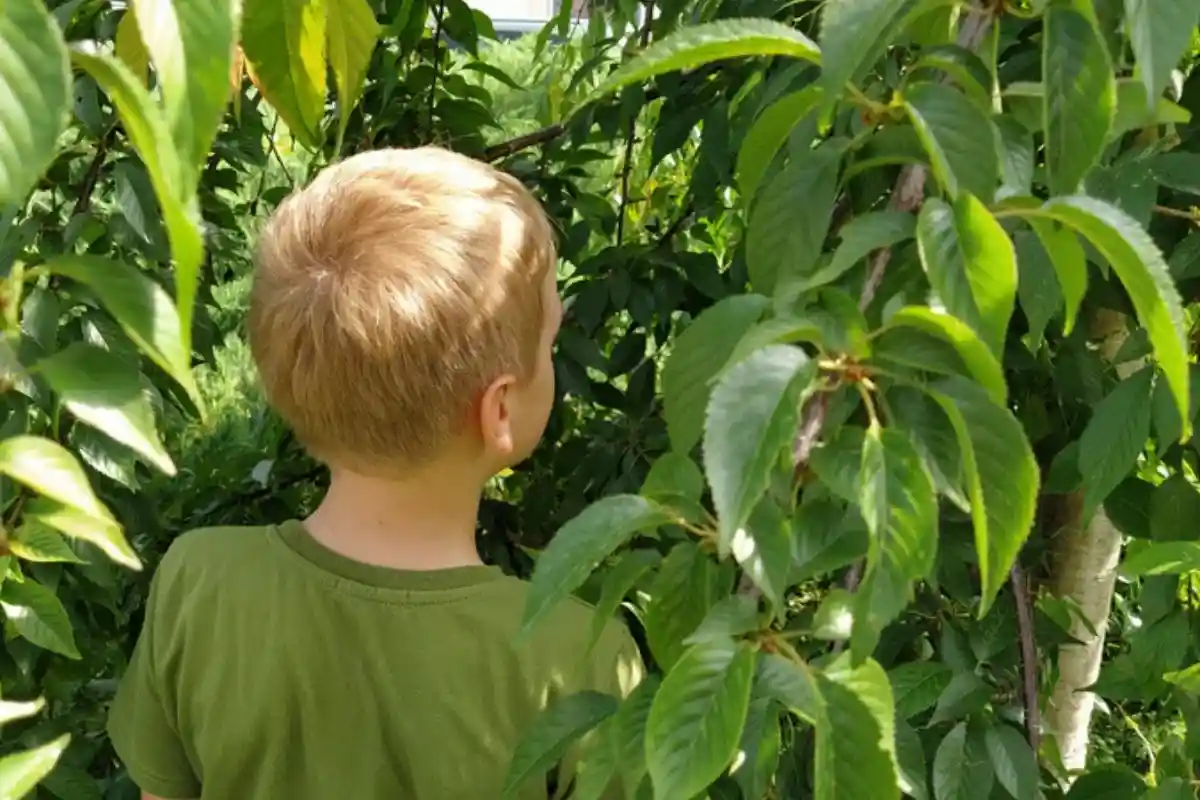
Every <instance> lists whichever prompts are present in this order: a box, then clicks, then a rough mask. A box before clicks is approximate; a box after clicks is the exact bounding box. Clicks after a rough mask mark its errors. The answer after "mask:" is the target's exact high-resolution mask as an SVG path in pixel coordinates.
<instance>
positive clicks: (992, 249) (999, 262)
mask: <svg viewBox="0 0 1200 800" xmlns="http://www.w3.org/2000/svg"><path fill="white" fill-rule="evenodd" d="M917 245H918V248H919V250H920V254H921V264H922V266H924V268H925V272H926V273H927V274H928V275H929V282H930V283H931V284H932V285H933V288H934V291H936V292H937V294H938V297H939V298H941V300H942V302H943V303H945V305H946V309H947V310H948V311H949V312H950V313H951V314H953V315H954V316H956V317H958V318H959V319H961V320H962V321H963V322H965V323H967V324H968V325H970V326H971V328H973V329H974V330H975V332H976V333H978V334H979V338H981V339H982V340H983V341H984V342H985V343H987V345H988V347H990V348H991V350H992V352H993V353H994V354H995V355H996V356H997V357H999V356H1000V355H1001V354H1002V353H1003V352H1004V338H1005V336H1006V334H1007V332H1008V320H1009V317H1011V316H1012V312H1013V304H1014V302H1015V300H1016V295H1017V261H1016V256H1015V254H1014V253H1013V246H1012V242H1011V241H1010V240H1009V238H1008V234H1007V233H1005V232H1004V229H1003V228H1002V227H1000V223H999V222H997V221H996V218H995V217H993V216H992V214H991V212H990V211H988V210H987V208H986V207H985V206H984V205H983V204H982V203H981V202H980V201H979V200H978V199H976V198H975V197H974V196H972V195H963V196H961V197H960V198H959V199H958V200H957V201H955V203H954V205H953V206H949V205H947V204H946V203H943V202H942V201H940V200H938V199H936V198H930V199H929V200H928V201H926V203H925V206H924V208H922V209H921V216H920V219H919V220H918V222H917Z"/></svg>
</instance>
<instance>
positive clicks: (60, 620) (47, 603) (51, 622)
mask: <svg viewBox="0 0 1200 800" xmlns="http://www.w3.org/2000/svg"><path fill="white" fill-rule="evenodd" d="M0 608H3V609H4V615H5V616H6V617H8V621H9V622H11V623H12V626H13V628H14V629H16V631H17V633H19V634H20V635H21V636H24V637H25V638H26V639H28V640H29V641H31V642H33V643H34V644H36V645H37V646H38V647H43V648H45V649H47V650H52V651H54V652H55V653H59V654H61V655H64V656H66V657H67V658H79V657H80V656H79V648H78V647H76V646H75V634H74V633H73V632H72V630H71V620H70V619H68V618H67V610H66V609H65V608H63V604H62V602H61V601H59V599H58V597H56V596H55V594H54V592H52V591H50V590H49V589H47V588H46V587H45V586H42V585H41V584H40V583H38V582H37V581H35V580H33V579H32V578H26V579H25V580H24V581H21V582H20V583H17V582H16V581H5V582H4V584H3V585H2V586H0Z"/></svg>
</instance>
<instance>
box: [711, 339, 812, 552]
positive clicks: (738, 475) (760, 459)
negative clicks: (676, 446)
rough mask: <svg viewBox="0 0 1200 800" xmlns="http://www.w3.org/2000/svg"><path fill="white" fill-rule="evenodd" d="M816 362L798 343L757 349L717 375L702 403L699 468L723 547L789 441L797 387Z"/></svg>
mask: <svg viewBox="0 0 1200 800" xmlns="http://www.w3.org/2000/svg"><path fill="white" fill-rule="evenodd" d="M815 371H816V368H815V365H814V364H813V363H812V362H811V361H809V358H808V356H807V355H806V354H805V353H804V351H803V350H801V349H800V348H799V347H792V346H790V345H782V344H781V345H772V346H770V347H764V348H762V349H761V350H758V351H756V352H754V353H752V354H751V355H749V356H748V357H747V358H746V359H744V360H743V361H742V362H741V363H740V364H738V365H736V366H735V367H733V368H732V369H730V370H729V371H728V372H726V373H725V375H724V376H723V377H722V379H721V381H720V383H718V384H717V387H716V389H714V390H713V393H712V399H711V400H710V401H709V404H708V415H707V419H706V421H705V426H704V472H705V475H707V477H708V483H709V486H710V487H712V497H713V505H714V506H715V507H716V510H717V519H718V521H719V524H720V528H719V533H720V537H719V541H720V542H721V545H722V550H723V552H728V550H729V546H730V544H731V543H732V542H733V537H734V534H735V533H737V531H738V529H739V528H741V527H742V525H744V524H745V522H746V519H747V518H748V517H749V516H750V512H751V511H752V510H753V509H754V506H755V505H756V504H757V503H758V501H759V499H760V498H761V497H762V494H763V492H765V491H766V489H767V486H768V485H769V484H770V480H771V472H772V470H773V469H774V468H775V466H776V464H777V463H778V462H779V457H780V454H781V452H782V451H783V449H784V448H785V447H786V446H788V445H789V444H790V443H791V441H792V435H793V434H794V433H795V431H796V420H797V417H798V416H799V400H800V395H801V392H802V391H804V390H805V389H806V388H807V387H808V384H809V383H810V382H811V380H812V378H813V376H814V374H815Z"/></svg>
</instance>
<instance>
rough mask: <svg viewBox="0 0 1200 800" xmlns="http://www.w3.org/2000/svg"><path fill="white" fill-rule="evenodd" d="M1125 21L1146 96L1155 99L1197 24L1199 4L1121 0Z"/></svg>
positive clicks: (1186, 0) (1199, 21) (1188, 0)
mask: <svg viewBox="0 0 1200 800" xmlns="http://www.w3.org/2000/svg"><path fill="white" fill-rule="evenodd" d="M1125 24H1126V25H1127V26H1128V29H1129V43H1130V44H1131V45H1132V46H1133V54H1134V56H1135V57H1136V58H1137V65H1138V72H1140V73H1141V78H1142V84H1143V85H1144V86H1145V87H1146V96H1147V97H1149V98H1154V99H1157V98H1159V97H1161V96H1162V93H1163V89H1164V88H1166V86H1167V83H1168V81H1169V80H1170V77H1171V70H1173V69H1175V67H1176V66H1178V65H1179V60H1180V58H1181V57H1182V56H1183V54H1184V52H1185V51H1186V50H1187V49H1188V44H1189V43H1190V41H1191V39H1192V36H1193V32H1194V31H1195V30H1196V26H1197V25H1198V24H1200V4H1197V3H1195V2H1193V1H1192V0H1153V1H1152V0H1125Z"/></svg>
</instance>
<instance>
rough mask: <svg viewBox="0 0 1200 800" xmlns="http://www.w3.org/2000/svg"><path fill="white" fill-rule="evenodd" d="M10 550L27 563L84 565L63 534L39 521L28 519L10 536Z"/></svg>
mask: <svg viewBox="0 0 1200 800" xmlns="http://www.w3.org/2000/svg"><path fill="white" fill-rule="evenodd" d="M8 550H9V552H11V553H12V554H13V555H14V556H16V557H17V558H20V559H23V560H25V561H38V562H47V563H53V562H61V563H66V564H82V563H83V559H81V558H80V557H79V556H78V555H77V554H76V553H75V551H74V550H72V549H71V545H70V544H68V543H67V540H66V539H64V538H63V535H62V534H61V533H59V532H58V531H56V530H54V529H53V528H51V527H50V526H49V525H46V524H45V523H43V522H41V521H39V520H33V519H28V518H27V519H25V520H24V521H23V522H22V523H21V526H20V527H19V528H17V529H16V530H15V531H13V532H12V533H10V534H9V536H8Z"/></svg>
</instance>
